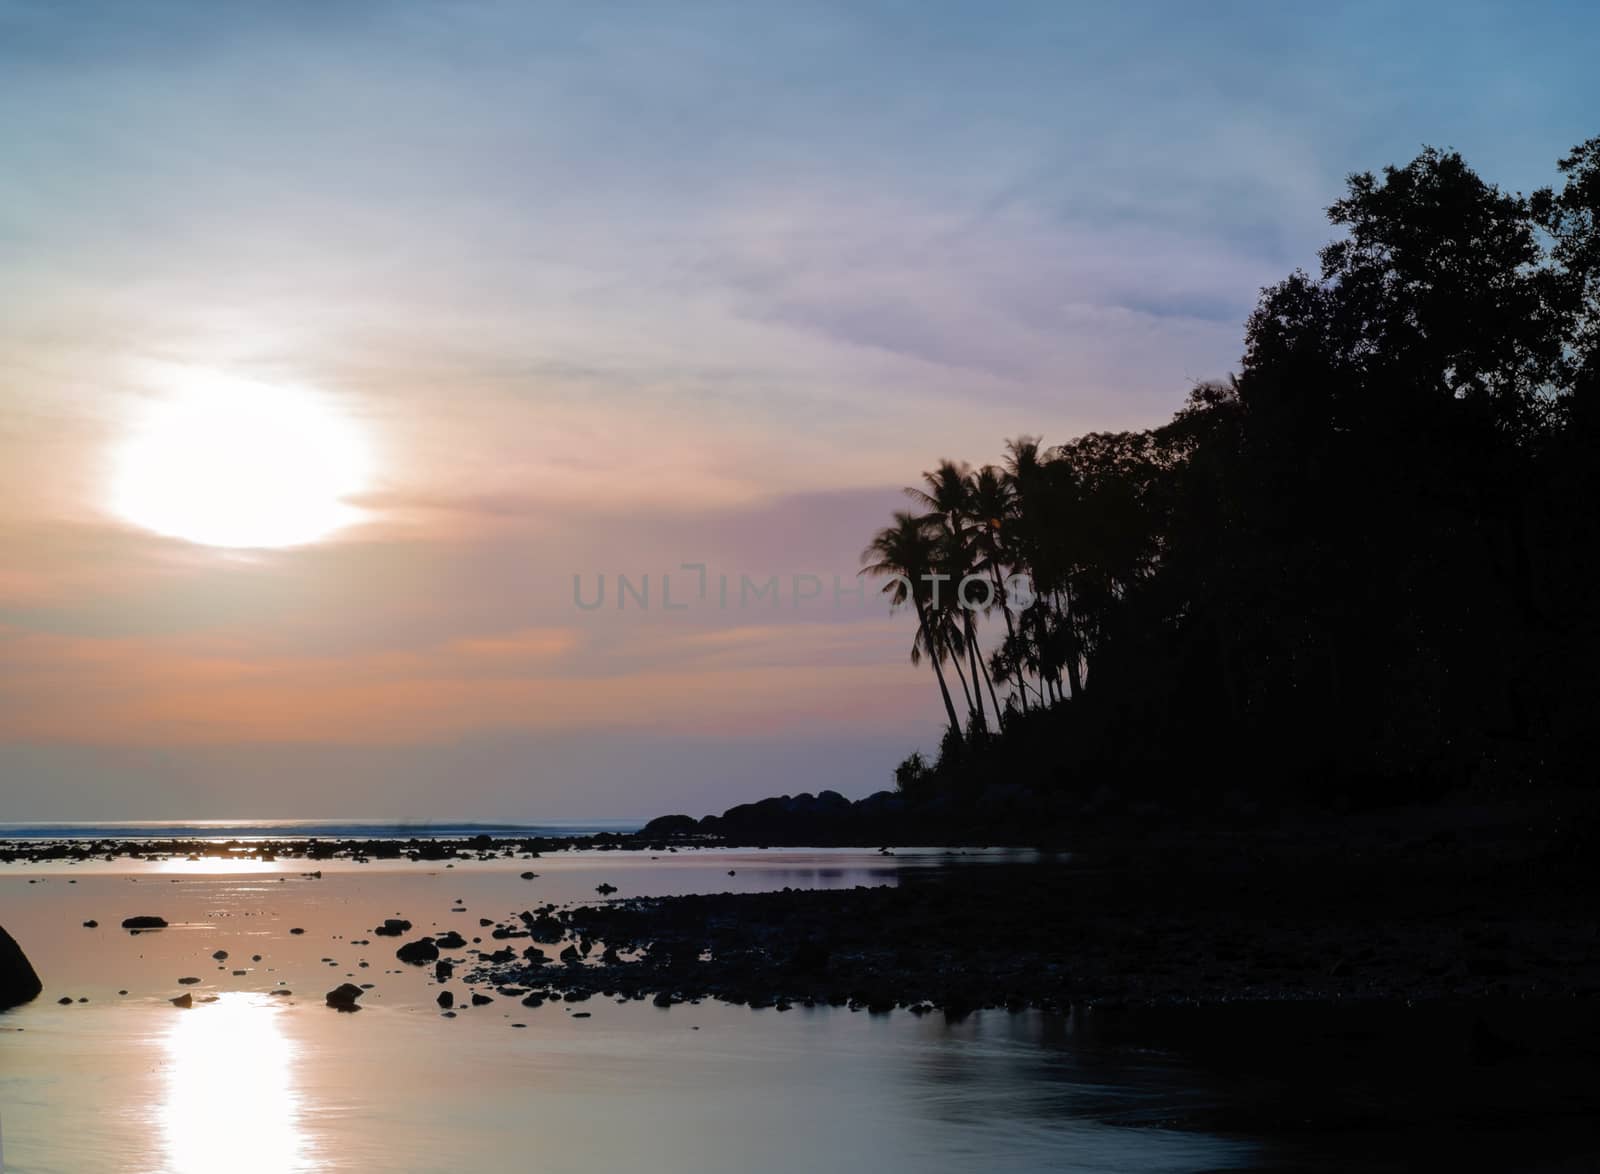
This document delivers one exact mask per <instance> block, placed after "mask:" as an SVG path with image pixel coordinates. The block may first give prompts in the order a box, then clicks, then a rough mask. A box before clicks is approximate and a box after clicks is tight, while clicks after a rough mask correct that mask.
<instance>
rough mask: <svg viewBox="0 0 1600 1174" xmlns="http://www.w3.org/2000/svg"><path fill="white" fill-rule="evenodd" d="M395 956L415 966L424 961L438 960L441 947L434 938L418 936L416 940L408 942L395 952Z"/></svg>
mask: <svg viewBox="0 0 1600 1174" xmlns="http://www.w3.org/2000/svg"><path fill="white" fill-rule="evenodd" d="M394 956H395V957H396V958H398V959H400V961H402V962H409V963H411V965H413V966H421V965H422V964H423V963H424V962H433V961H436V960H437V959H438V957H439V947H438V945H437V944H435V942H434V940H433V939H432V938H418V939H417V940H416V941H414V942H407V943H406V944H405V945H403V946H401V947H400V948H399V949H398V950H396V951H395V952H394Z"/></svg>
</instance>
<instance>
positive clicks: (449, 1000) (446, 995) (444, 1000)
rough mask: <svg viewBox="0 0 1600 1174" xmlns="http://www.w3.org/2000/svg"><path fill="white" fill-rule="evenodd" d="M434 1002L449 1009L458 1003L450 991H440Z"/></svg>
mask: <svg viewBox="0 0 1600 1174" xmlns="http://www.w3.org/2000/svg"><path fill="white" fill-rule="evenodd" d="M434 1002H436V1003H438V1004H439V1006H440V1007H441V1008H442V1009H444V1010H446V1011H448V1010H450V1008H451V1007H454V1006H455V1005H456V997H455V995H453V994H451V993H450V992H449V991H440V992H439V997H438V998H437V999H435V1000H434Z"/></svg>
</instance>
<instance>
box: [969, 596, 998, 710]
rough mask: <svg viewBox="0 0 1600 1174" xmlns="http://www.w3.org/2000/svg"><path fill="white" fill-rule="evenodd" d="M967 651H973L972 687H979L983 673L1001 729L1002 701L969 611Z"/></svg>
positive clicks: (990, 700)
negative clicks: (979, 644)
mask: <svg viewBox="0 0 1600 1174" xmlns="http://www.w3.org/2000/svg"><path fill="white" fill-rule="evenodd" d="M967 651H968V652H970V653H972V659H973V663H974V665H975V666H976V667H975V668H974V669H973V678H972V687H973V689H977V687H978V677H977V674H978V673H980V672H981V673H982V674H983V683H984V684H985V685H987V686H988V687H989V704H990V705H992V706H993V707H994V728H995V729H996V730H999V729H1000V725H1001V721H1000V702H999V701H998V700H997V699H996V697H995V695H994V682H993V681H991V680H990V679H989V666H988V665H987V664H985V663H984V660H983V651H982V650H981V649H980V648H979V647H978V625H977V622H976V621H975V620H973V618H972V613H971V612H970V611H969V612H968V613H967Z"/></svg>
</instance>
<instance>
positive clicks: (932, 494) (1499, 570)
mask: <svg viewBox="0 0 1600 1174" xmlns="http://www.w3.org/2000/svg"><path fill="white" fill-rule="evenodd" d="M1558 167H1559V175H1560V177H1561V182H1560V185H1559V187H1555V188H1550V189H1544V190H1541V191H1537V192H1535V193H1533V194H1532V195H1531V196H1523V195H1520V194H1513V193H1507V192H1504V191H1502V190H1500V189H1499V188H1498V187H1496V186H1495V185H1493V184H1491V183H1489V182H1487V181H1485V180H1484V179H1482V178H1481V177H1480V176H1478V175H1477V174H1476V173H1475V172H1474V171H1473V170H1472V169H1471V168H1470V167H1469V166H1468V165H1467V164H1466V162H1465V161H1464V160H1463V159H1462V158H1461V156H1460V155H1458V154H1456V153H1454V152H1448V151H1439V150H1435V149H1432V148H1428V149H1425V150H1424V151H1423V152H1422V153H1421V154H1419V155H1418V156H1417V157H1416V158H1415V159H1413V160H1412V161H1411V162H1410V163H1408V164H1406V165H1405V166H1403V167H1389V168H1386V169H1384V170H1383V172H1382V173H1381V174H1371V173H1363V174H1358V175H1353V176H1351V177H1350V178H1349V180H1348V181H1347V184H1346V190H1345V193H1344V195H1343V196H1342V198H1340V199H1339V200H1337V201H1336V202H1335V203H1334V204H1333V205H1332V206H1331V207H1330V208H1329V210H1328V216H1329V220H1330V222H1331V223H1332V224H1333V225H1334V226H1335V227H1336V228H1337V229H1339V230H1340V236H1339V237H1338V239H1336V240H1334V241H1333V242H1332V243H1330V244H1329V245H1328V246H1327V247H1326V248H1324V249H1323V250H1322V251H1321V253H1320V256H1319V261H1320V265H1319V267H1318V269H1317V272H1316V274H1315V275H1312V274H1310V273H1306V272H1295V273H1293V274H1291V275H1289V276H1288V277H1287V278H1285V279H1284V280H1283V281H1282V282H1280V283H1278V284H1277V285H1274V286H1271V287H1269V288H1267V289H1266V290H1264V291H1262V294H1261V297H1260V300H1259V303H1258V305H1257V307H1256V309H1255V311H1254V312H1253V313H1252V314H1251V315H1250V318H1249V320H1248V321H1247V323H1246V325H1245V346H1244V353H1243V356H1242V358H1241V362H1240V367H1239V370H1238V372H1237V374H1235V375H1234V376H1232V377H1230V378H1229V379H1226V380H1223V381H1220V382H1216V383H1207V384H1203V385H1200V386H1198V387H1196V388H1194V389H1193V391H1192V392H1191V393H1190V395H1189V398H1188V401H1187V402H1186V403H1185V404H1184V405H1183V407H1182V408H1181V409H1180V410H1179V411H1178V412H1177V413H1176V414H1175V415H1174V417H1173V418H1172V420H1171V421H1170V422H1169V423H1167V424H1165V425H1163V426H1161V427H1159V428H1154V429H1150V430H1147V431H1142V432H1123V433H1094V434H1090V435H1088V436H1084V437H1080V438H1078V439H1075V440H1072V441H1070V442H1068V443H1066V444H1064V445H1060V446H1057V447H1054V448H1046V447H1045V446H1044V445H1043V444H1042V442H1041V441H1039V440H1038V439H1037V438H1034V437H1027V436H1023V437H1018V438H1016V439H1014V440H1011V441H1008V442H1007V443H1006V456H1005V460H1004V463H1003V466H1002V467H995V466H984V467H982V468H980V469H978V470H977V472H973V471H971V470H970V468H969V467H968V466H967V465H965V464H963V463H960V462H956V461H943V462H941V463H940V464H939V465H938V466H937V467H936V468H935V469H934V470H933V471H932V472H929V473H927V474H924V478H923V485H922V486H921V487H919V488H917V489H914V490H909V491H908V493H910V494H911V496H912V497H913V498H914V499H915V500H916V501H917V503H918V505H919V508H921V509H922V510H924V511H925V512H924V513H923V514H922V515H921V516H920V517H916V518H912V517H909V516H905V517H906V520H905V521H903V522H901V521H898V520H897V526H896V528H894V531H895V532H896V533H899V531H900V528H901V527H911V528H912V529H914V530H916V532H917V534H918V536H919V537H918V543H919V549H918V553H917V555H916V557H917V558H918V559H920V560H922V561H921V563H919V565H920V566H925V567H931V568H937V570H938V573H945V574H949V575H950V576H951V579H950V580H949V582H948V583H947V584H946V587H947V590H949V592H950V595H951V596H953V594H954V592H953V587H954V584H955V583H957V582H959V581H960V578H961V577H962V576H963V575H967V574H977V575H980V576H983V577H985V578H987V579H988V580H989V582H991V583H993V584H995V585H996V587H997V588H998V589H1000V590H1001V591H1003V589H1004V584H1005V582H1006V581H1007V579H1008V578H1009V577H1010V576H1012V575H1024V576H1026V577H1027V578H1028V580H1029V582H1030V583H1031V585H1032V593H1033V597H1034V598H1033V602H1032V603H1031V604H1030V605H1029V606H1028V607H1027V608H1025V609H1023V610H1021V611H1019V612H1017V613H1016V614H1013V613H1012V612H1011V611H1009V610H1006V609H1005V608H1003V607H1001V606H999V604H996V605H995V606H992V607H991V608H990V609H989V611H988V614H989V616H990V617H991V619H990V620H989V621H988V622H990V623H993V622H994V621H993V619H992V616H993V612H994V610H996V609H998V610H1000V611H1001V612H1002V615H1003V617H1004V619H1003V623H1004V636H1003V638H1000V639H999V641H998V647H997V648H996V650H995V651H994V653H993V655H992V657H990V658H989V659H988V660H987V661H985V660H984V659H983V658H982V655H981V649H980V637H981V635H982V631H983V629H982V628H981V627H980V625H979V623H978V620H979V616H978V613H976V612H974V611H972V610H969V609H961V608H956V609H955V614H952V615H947V616H945V617H943V618H939V617H933V616H928V617H926V618H923V617H921V616H920V614H919V618H923V622H924V623H925V624H928V623H931V624H932V627H931V628H925V629H924V631H925V633H929V632H931V633H933V634H934V639H933V641H932V642H931V644H930V643H929V641H928V640H927V638H926V636H925V638H924V644H925V646H928V647H930V648H931V647H938V648H942V649H943V650H944V652H945V655H946V656H947V657H948V658H950V660H951V662H952V663H955V664H956V666H957V668H958V670H959V669H960V667H961V666H960V664H959V660H960V659H961V658H962V657H963V656H964V658H965V659H966V660H967V666H966V667H967V669H968V670H969V672H968V673H964V674H961V675H962V678H963V681H964V682H966V681H967V680H968V679H969V678H970V682H971V687H970V708H971V712H972V724H973V727H974V730H975V731H976V732H978V733H980V734H981V733H982V732H983V731H985V730H986V729H987V727H988V723H987V722H986V720H985V715H986V710H985V704H984V697H983V689H984V686H987V689H988V711H991V712H992V713H993V714H994V715H995V717H996V718H999V717H1000V716H1001V715H1005V718H1006V720H1005V722H1004V726H1005V729H1004V732H1003V734H1002V735H1001V737H1000V738H999V740H998V741H994V742H992V744H990V745H989V746H988V748H987V749H986V750H985V751H984V754H985V755H987V756H989V757H990V759H991V760H992V761H993V762H1004V763H1005V764H1007V765H1012V766H1016V767H1017V768H1019V769H1021V770H1025V771H1026V772H1027V774H1028V775H1029V777H1031V778H1035V779H1037V780H1039V781H1040V782H1041V784H1043V783H1044V782H1049V783H1053V784H1056V785H1067V784H1069V783H1070V782H1074V781H1075V782H1078V783H1084V784H1086V783H1089V782H1096V783H1098V782H1099V781H1104V780H1123V779H1127V780H1139V781H1140V785H1146V786H1165V787H1168V788H1174V787H1189V788H1198V789H1203V783H1202V780H1205V779H1211V778H1224V779H1227V780H1228V785H1230V786H1256V787H1258V788H1260V789H1263V790H1272V789H1276V790H1278V791H1280V792H1299V791H1311V792H1330V791H1331V792H1337V793H1340V794H1346V795H1353V796H1362V797H1367V798H1378V797H1382V796H1402V797H1403V796H1412V795H1421V794H1425V793H1427V792H1428V791H1429V790H1430V789H1433V788H1438V787H1446V786H1456V785H1461V784H1463V783H1467V782H1472V781H1477V782H1479V783H1481V784H1483V785H1510V783H1511V782H1512V781H1522V782H1524V783H1525V781H1526V780H1527V779H1529V778H1533V777H1538V778H1544V779H1548V780H1552V781H1555V780H1559V779H1567V780H1575V779H1578V778H1586V775H1585V770H1586V767H1587V764H1588V763H1589V762H1591V761H1592V758H1593V755H1594V753H1595V752H1596V751H1597V750H1600V738H1597V735H1596V734H1595V732H1594V730H1595V727H1596V723H1595V722H1594V721H1593V715H1594V713H1595V712H1596V711H1597V707H1600V621H1597V619H1596V617H1595V614H1594V613H1595V609H1594V605H1593V600H1594V599H1595V597H1596V591H1595V589H1596V587H1597V586H1600V553H1597V552H1600V511H1597V509H1596V503H1597V502H1600V468H1597V462H1596V460H1595V455H1594V454H1595V452H1596V451H1597V449H1596V443H1597V441H1600V138H1597V139H1591V140H1590V141H1588V142H1586V143H1584V144H1582V145H1580V146H1579V147H1577V148H1575V149H1574V151H1573V152H1572V154H1571V155H1570V156H1568V157H1567V158H1565V159H1562V160H1561V161H1560V163H1559V164H1558ZM885 533H886V534H888V533H890V531H886V532H885ZM880 537H881V536H880ZM895 565H901V564H899V563H898V562H897V563H896V564H895ZM951 602H952V600H951V599H950V598H946V597H943V596H942V597H941V599H940V604H941V607H940V609H939V610H941V611H944V610H946V609H947V608H948V606H949V604H950V603H951ZM1000 602H1001V603H1003V602H1004V600H1003V599H1002V600H1001V601H1000ZM924 610H929V609H926V608H925V609H924ZM989 630H990V631H994V629H993V628H991V629H989ZM935 659H936V667H937V662H938V658H935ZM980 677H982V678H983V679H982V681H981V682H980ZM941 681H942V674H941ZM996 686H1000V687H1002V688H1004V689H1005V690H1006V692H1007V694H1008V696H1006V697H1005V698H1004V699H1003V700H1002V699H1001V698H1000V696H999V695H998V690H997V688H996ZM946 703H947V712H948V711H952V710H953V705H952V704H951V703H950V701H949V698H948V694H947V695H946ZM950 716H951V725H952V729H954V728H955V727H956V724H957V723H956V720H955V716H954V714H953V712H951V714H950ZM996 728H997V729H998V723H997V726H996ZM991 732H993V731H991ZM980 765H981V764H977V760H975V759H973V758H972V757H970V756H968V757H967V758H966V759H965V760H964V762H963V763H961V764H959V768H960V769H961V770H964V771H973V770H977V769H980ZM951 769H955V767H953V766H951V765H949V764H946V763H945V762H943V761H940V762H938V763H936V764H934V765H933V766H926V765H925V764H924V766H923V767H922V768H919V771H915V772H913V775H914V776H915V778H916V783H917V790H918V791H919V793H933V792H937V791H938V790H939V789H940V787H939V786H938V785H937V783H938V780H939V776H940V775H941V772H946V771H948V770H951ZM989 773H993V772H992V771H990V772H989ZM930 780H932V782H930Z"/></svg>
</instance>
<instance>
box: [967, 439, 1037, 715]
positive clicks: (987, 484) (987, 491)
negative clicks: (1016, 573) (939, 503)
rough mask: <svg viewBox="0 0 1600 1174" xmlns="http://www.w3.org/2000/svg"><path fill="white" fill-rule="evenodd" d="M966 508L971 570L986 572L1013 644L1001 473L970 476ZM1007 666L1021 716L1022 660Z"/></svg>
mask: <svg viewBox="0 0 1600 1174" xmlns="http://www.w3.org/2000/svg"><path fill="white" fill-rule="evenodd" d="M968 505H969V508H970V509H971V511H972V514H973V517H974V519H975V520H976V522H977V525H975V526H974V527H973V531H972V545H973V553H974V555H975V556H976V562H975V563H974V566H973V569H974V570H975V571H977V572H978V573H980V574H981V573H983V572H984V571H987V572H988V574H989V581H990V582H991V583H993V584H994V603H995V605H996V606H998V607H999V608H1000V613H1001V614H1002V615H1003V616H1005V620H1006V637H1007V639H1008V641H1009V642H1011V643H1013V644H1015V642H1016V639H1017V625H1016V622H1015V621H1014V620H1013V619H1012V618H1011V609H1010V608H1009V607H1008V606H1006V605H1007V603H1008V602H1009V601H1008V600H1007V599H1006V586H1005V575H1004V568H1005V567H1006V566H1008V565H1011V564H1012V560H1013V559H1014V557H1015V556H1014V555H1013V553H1012V551H1010V550H1009V549H1008V548H1007V528H1008V525H1009V523H1010V520H1011V517H1012V514H1013V512H1014V510H1015V508H1016V493H1015V490H1014V488H1013V486H1012V483H1011V482H1010V480H1009V479H1008V478H1007V476H1006V474H1005V472H1004V471H1003V470H1000V469H997V468H995V467H994V466H993V465H985V466H984V467H983V468H981V469H979V470H978V471H977V473H975V474H973V477H972V487H971V494H970V497H969V499H968ZM1011 664H1012V669H1013V672H1014V673H1015V675H1016V685H1017V699H1018V701H1019V702H1020V703H1021V705H1022V712H1023V713H1027V712H1028V689H1027V686H1026V684H1024V682H1023V679H1022V660H1021V658H1015V659H1013V660H1012V662H1011Z"/></svg>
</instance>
